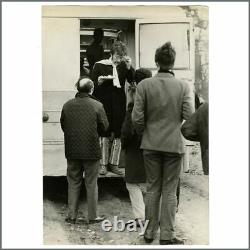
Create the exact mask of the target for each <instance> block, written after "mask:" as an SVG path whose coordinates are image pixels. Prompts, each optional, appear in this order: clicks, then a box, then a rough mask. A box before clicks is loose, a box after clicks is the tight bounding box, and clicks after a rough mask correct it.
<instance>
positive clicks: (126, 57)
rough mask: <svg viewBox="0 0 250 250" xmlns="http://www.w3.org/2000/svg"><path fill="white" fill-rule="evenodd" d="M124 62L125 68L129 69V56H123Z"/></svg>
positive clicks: (130, 60) (130, 63) (130, 62)
mask: <svg viewBox="0 0 250 250" xmlns="http://www.w3.org/2000/svg"><path fill="white" fill-rule="evenodd" d="M124 62H125V64H126V66H127V69H130V68H131V65H132V59H131V58H130V57H129V56H124Z"/></svg>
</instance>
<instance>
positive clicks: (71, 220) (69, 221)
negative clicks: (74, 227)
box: [65, 217, 76, 224]
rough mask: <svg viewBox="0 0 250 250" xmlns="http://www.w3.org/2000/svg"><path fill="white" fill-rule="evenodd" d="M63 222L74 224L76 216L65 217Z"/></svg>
mask: <svg viewBox="0 0 250 250" xmlns="http://www.w3.org/2000/svg"><path fill="white" fill-rule="evenodd" d="M65 222H67V223H70V224H76V218H70V217H67V218H66V219H65Z"/></svg>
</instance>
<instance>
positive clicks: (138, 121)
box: [132, 84, 145, 136]
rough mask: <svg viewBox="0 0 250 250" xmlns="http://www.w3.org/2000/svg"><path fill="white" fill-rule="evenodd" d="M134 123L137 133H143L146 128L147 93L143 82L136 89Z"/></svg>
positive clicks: (133, 112)
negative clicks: (145, 93)
mask: <svg viewBox="0 0 250 250" xmlns="http://www.w3.org/2000/svg"><path fill="white" fill-rule="evenodd" d="M132 123H133V126H134V128H135V130H136V133H137V134H138V135H139V136H140V135H142V134H143V131H144V128H145V95H144V91H143V88H142V84H139V85H138V86H137V89H136V93H135V102H134V108H133V111H132Z"/></svg>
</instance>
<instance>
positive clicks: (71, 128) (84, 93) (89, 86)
mask: <svg viewBox="0 0 250 250" xmlns="http://www.w3.org/2000/svg"><path fill="white" fill-rule="evenodd" d="M76 86H77V90H78V93H77V94H76V96H75V98H74V99H72V100H69V101H68V102H66V103H65V104H64V106H63V109H62V113H61V119H60V122H61V127H62V130H63V132H64V143H65V157H66V159H67V165H68V167H67V180H68V206H69V216H68V218H66V221H67V222H72V223H75V221H76V218H77V212H78V205H79V196H80V189H81V184H82V176H83V172H84V171H85V185H86V190H87V202H88V219H89V222H90V223H94V222H99V221H102V220H103V219H104V218H102V217H98V216H97V200H98V187H97V178H98V173H99V166H100V159H101V149H100V144H99V134H98V133H103V132H104V131H106V130H107V129H108V126H109V124H108V120H107V116H106V113H105V111H104V108H103V105H102V104H101V103H100V102H99V101H98V100H97V99H95V98H94V97H93V96H92V95H91V94H92V92H93V90H94V84H93V82H92V81H91V80H90V79H88V78H83V79H80V80H79V81H78V82H77V84H76Z"/></svg>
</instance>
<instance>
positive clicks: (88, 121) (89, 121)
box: [60, 93, 109, 160]
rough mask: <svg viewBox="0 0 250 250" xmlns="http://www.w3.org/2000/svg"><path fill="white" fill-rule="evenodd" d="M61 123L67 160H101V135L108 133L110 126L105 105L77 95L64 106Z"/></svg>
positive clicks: (82, 94)
mask: <svg viewBox="0 0 250 250" xmlns="http://www.w3.org/2000/svg"><path fill="white" fill-rule="evenodd" d="M60 122H61V127H62V130H63V132H64V143H65V157H66V158H67V159H88V160H98V159H100V158H101V149H100V144H99V134H100V133H103V132H104V131H106V130H107V129H108V126H109V124H108V120H107V116H106V113H105V111H104V108H103V105H102V104H101V103H100V102H99V101H98V100H97V99H95V98H94V97H93V96H91V95H88V94H85V93H77V94H76V96H75V98H74V99H71V100H69V101H68V102H66V103H65V104H64V106H63V109H62V112H61V119H60Z"/></svg>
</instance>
